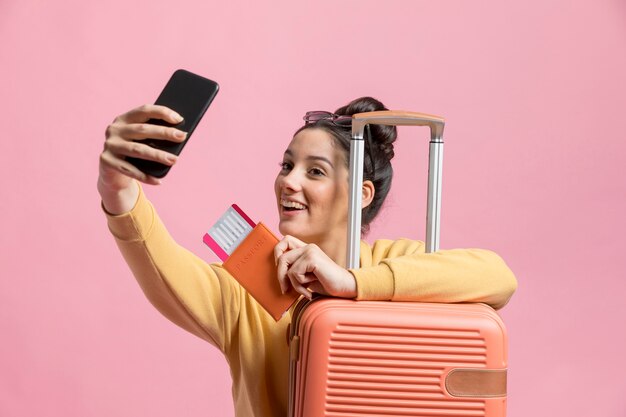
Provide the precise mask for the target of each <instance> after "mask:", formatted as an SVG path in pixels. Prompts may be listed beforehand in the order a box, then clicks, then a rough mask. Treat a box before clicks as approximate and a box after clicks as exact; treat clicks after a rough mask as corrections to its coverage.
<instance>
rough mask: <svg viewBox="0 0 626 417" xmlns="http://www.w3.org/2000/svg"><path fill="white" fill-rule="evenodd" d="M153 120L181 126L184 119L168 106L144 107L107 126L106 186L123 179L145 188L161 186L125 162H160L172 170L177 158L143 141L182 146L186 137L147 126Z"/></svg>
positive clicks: (179, 132) (176, 131) (102, 158)
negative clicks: (132, 179)
mask: <svg viewBox="0 0 626 417" xmlns="http://www.w3.org/2000/svg"><path fill="white" fill-rule="evenodd" d="M150 119H162V120H166V121H168V122H170V123H176V122H180V121H181V120H182V118H181V117H180V115H178V114H177V113H176V112H174V111H172V110H171V109H169V108H167V107H165V106H157V105H144V106H140V107H137V108H136V109H133V110H131V111H129V112H127V113H124V114H123V115H121V116H119V117H117V118H116V119H115V120H114V121H113V123H112V124H110V125H109V126H107V128H106V132H105V137H106V140H105V142H104V150H103V152H102V154H101V155H100V168H101V169H100V172H101V178H102V179H103V181H104V182H105V183H107V182H109V183H118V182H120V181H121V180H120V178H123V177H121V176H120V174H122V175H123V176H127V177H130V178H134V179H136V180H138V181H141V182H144V183H146V184H153V185H156V184H160V183H161V181H160V180H159V179H158V178H155V177H152V176H150V175H146V174H144V173H143V172H141V171H140V170H139V169H137V168H136V167H135V166H133V165H132V164H130V163H128V162H127V161H126V160H125V159H126V158H127V157H134V158H139V159H144V160H148V161H154V162H159V163H161V164H164V165H167V166H172V165H174V164H175V163H176V161H177V160H178V157H177V156H176V155H174V154H171V153H169V152H166V151H163V150H160V149H156V148H153V147H151V146H148V145H147V144H145V143H142V142H141V140H143V139H147V138H151V139H157V140H168V141H172V142H182V141H184V140H185V139H186V137H187V133H186V132H183V131H182V130H179V129H176V128H173V127H169V126H158V125H153V124H149V123H144V122H146V121H148V120H150Z"/></svg>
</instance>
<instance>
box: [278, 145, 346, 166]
mask: <svg viewBox="0 0 626 417" xmlns="http://www.w3.org/2000/svg"><path fill="white" fill-rule="evenodd" d="M285 155H287V156H290V157H292V158H293V152H291V151H290V150H289V149H287V150H286V151H285ZM306 159H307V160H313V161H322V162H326V163H327V164H328V165H330V167H331V168H333V169H334V168H335V166H334V165H333V163H332V162H330V160H329V159H328V158H326V157H324V156H316V155H309V156H307V157H306Z"/></svg>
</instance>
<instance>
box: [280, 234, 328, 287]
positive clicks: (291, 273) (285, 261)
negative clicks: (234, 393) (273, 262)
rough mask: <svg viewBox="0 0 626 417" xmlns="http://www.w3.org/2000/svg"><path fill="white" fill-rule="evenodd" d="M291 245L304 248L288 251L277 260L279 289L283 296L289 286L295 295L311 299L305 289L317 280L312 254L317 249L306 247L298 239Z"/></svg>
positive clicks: (310, 246)
mask: <svg viewBox="0 0 626 417" xmlns="http://www.w3.org/2000/svg"><path fill="white" fill-rule="evenodd" d="M293 239H295V238H293ZM286 242H288V241H286ZM292 243H293V244H303V245H305V246H301V247H299V248H296V249H290V250H288V251H286V252H285V253H283V254H282V255H281V256H280V257H279V258H278V262H277V276H278V282H279V284H280V289H281V291H282V292H283V294H284V293H285V292H286V291H287V290H288V289H289V286H290V285H291V286H292V287H293V289H294V290H295V291H296V292H297V293H299V294H301V295H303V296H305V297H306V298H308V299H311V297H312V293H311V291H310V290H309V289H308V288H307V287H308V286H309V284H311V283H312V282H316V281H317V279H318V278H317V277H316V276H315V274H314V272H315V268H316V263H315V259H314V256H313V254H312V253H313V252H314V251H315V249H316V248H317V247H316V246H315V245H306V244H304V243H303V242H301V241H300V240H298V239H295V240H293V241H292Z"/></svg>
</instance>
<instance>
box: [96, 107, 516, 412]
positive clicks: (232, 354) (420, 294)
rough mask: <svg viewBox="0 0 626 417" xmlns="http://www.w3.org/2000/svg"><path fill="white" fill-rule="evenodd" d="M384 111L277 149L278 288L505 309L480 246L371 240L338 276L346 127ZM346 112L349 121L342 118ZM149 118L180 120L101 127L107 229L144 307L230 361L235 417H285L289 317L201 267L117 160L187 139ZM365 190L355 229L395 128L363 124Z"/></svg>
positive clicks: (387, 181) (367, 209)
mask: <svg viewBox="0 0 626 417" xmlns="http://www.w3.org/2000/svg"><path fill="white" fill-rule="evenodd" d="M376 110H386V109H385V107H384V106H383V105H382V103H380V102H379V101H377V100H375V99H373V98H369V97H364V98H360V99H357V100H354V101H352V102H351V103H350V104H348V105H347V106H344V107H342V108H340V109H338V110H337V111H336V112H335V114H330V113H323V112H311V113H307V116H305V120H306V122H307V123H306V124H305V125H304V126H303V127H302V128H300V129H299V130H298V131H297V132H296V134H295V135H294V137H293V139H292V140H291V142H290V144H289V146H288V147H287V150H286V151H285V153H284V156H283V161H282V163H281V165H280V171H279V173H278V175H277V177H276V181H275V186H274V190H275V194H276V202H277V205H278V211H279V215H280V224H279V230H280V232H281V233H282V234H283V235H284V236H285V237H284V238H283V239H282V240H281V241H280V242H279V243H278V245H277V246H276V248H275V251H274V253H275V256H276V262H277V265H278V276H277V279H278V280H279V282H280V285H281V288H282V289H283V290H286V289H287V288H288V287H289V286H293V287H294V289H295V290H296V291H298V292H299V293H300V294H302V295H303V296H305V297H310V296H311V292H319V293H323V294H328V295H332V296H338V297H347V298H356V299H361V300H415V301H434V302H461V301H471V302H484V303H487V304H490V305H491V306H493V307H495V308H501V307H502V306H504V305H505V304H506V302H507V301H508V299H509V298H510V297H511V295H512V294H513V292H514V291H515V288H516V285H517V283H516V280H515V277H514V276H513V274H512V273H511V271H510V270H509V268H508V267H507V266H506V264H505V263H504V262H503V261H502V259H500V257H498V256H497V255H496V254H494V253H493V252H490V251H486V250H480V249H456V250H442V251H439V252H436V253H431V254H425V253H424V246H423V244H422V242H417V241H411V240H406V239H401V240H398V241H389V240H379V241H377V242H376V243H375V244H374V245H373V246H371V247H370V246H369V245H368V244H367V243H365V242H363V243H362V245H361V268H360V269H358V270H346V269H345V268H344V267H343V265H345V264H346V235H347V211H348V149H349V139H350V129H349V119H350V117H349V116H350V115H352V114H355V113H361V112H367V111H376ZM346 116H348V117H346ZM151 118H157V119H164V120H166V121H168V122H171V123H177V122H180V120H181V119H180V116H178V115H177V114H175V113H174V112H172V110H170V109H167V108H165V107H160V106H152V105H146V106H142V107H140V108H137V109H134V110H131V111H129V112H128V113H125V114H123V115H121V116H119V117H118V118H116V119H115V120H114V122H113V123H112V124H111V125H110V126H109V127H108V128H107V131H106V142H105V149H104V151H103V152H102V154H101V156H100V177H99V179H98V190H99V192H100V195H101V196H102V204H103V208H104V209H105V211H106V212H107V219H108V224H109V228H110V230H111V232H112V234H113V235H114V236H115V238H116V241H117V243H118V246H119V247H120V250H121V252H122V254H123V256H124V258H125V259H126V262H127V263H128V264H129V266H130V268H131V270H132V271H133V274H134V275H135V277H136V279H137V280H138V282H139V284H140V285H141V287H142V289H143V291H144V292H145V294H146V296H147V297H148V299H149V300H150V301H151V302H152V304H153V305H154V306H155V307H156V308H157V309H159V311H161V312H162V313H163V314H164V315H165V316H166V317H168V318H169V319H170V320H172V321H173V322H174V323H176V324H178V325H179V326H181V327H183V328H185V329H186V330H188V331H190V332H191V333H194V334H195V335H197V336H199V337H201V338H203V339H205V340H207V341H208V342H210V343H211V344H213V345H214V346H216V347H217V348H219V349H220V350H221V351H222V352H223V353H224V355H225V356H226V359H227V360H228V363H229V365H230V369H231V374H232V378H233V398H234V402H235V409H236V415H237V416H253V415H255V416H285V415H287V393H288V387H287V380H288V356H289V355H288V349H287V343H286V340H285V332H286V328H287V325H288V324H289V322H290V321H291V314H287V315H286V316H285V317H283V318H282V319H281V320H280V321H279V322H275V321H274V320H273V319H272V318H271V317H270V316H269V314H267V313H266V312H265V311H264V310H263V309H262V308H261V307H260V306H259V305H258V304H257V303H256V302H255V301H254V299H252V298H251V297H250V296H249V294H247V293H246V291H245V290H244V289H243V288H242V287H240V286H239V284H238V283H237V282H236V281H235V280H234V279H233V278H232V277H231V276H230V275H229V274H228V272H227V271H226V270H224V269H223V268H222V267H221V265H220V264H211V265H209V264H206V263H205V262H204V261H202V260H201V259H199V258H197V257H196V256H195V255H193V254H192V253H190V252H188V251H187V250H185V249H184V248H182V247H180V246H179V245H177V244H176V242H175V241H174V240H173V239H172V238H171V236H170V235H169V234H168V233H167V230H166V229H165V227H164V226H163V224H162V223H161V221H160V219H159V218H158V216H157V214H156V212H155V211H154V208H153V206H152V205H151V204H150V202H149V201H148V200H147V199H146V197H145V195H144V194H143V191H142V188H141V187H140V186H139V182H143V183H146V184H158V183H159V180H158V179H156V178H151V177H147V176H145V175H144V174H142V173H141V172H140V171H138V170H137V169H136V168H135V167H133V166H132V165H130V164H128V163H126V162H125V161H124V157H125V156H134V157H139V158H144V159H150V160H156V161H159V162H162V163H166V164H168V165H173V164H174V163H176V160H177V157H175V156H172V155H170V154H167V153H165V152H162V151H158V150H155V149H153V148H150V147H148V146H146V145H143V144H142V143H141V142H133V140H141V139H145V138H148V137H150V138H158V139H166V140H172V141H182V140H184V138H185V134H184V132H180V131H178V130H176V129H174V128H164V127H159V126H154V125H148V124H145V122H146V121H147V120H149V119H151ZM369 136H370V137H369V140H368V141H367V142H368V143H367V145H366V158H365V161H364V162H365V166H364V182H363V214H362V222H363V225H364V229H367V226H368V225H369V223H370V222H371V221H372V220H373V219H374V217H375V216H376V215H377V213H378V211H379V210H380V207H381V206H382V203H383V201H384V199H385V197H386V195H387V193H388V191H389V188H390V186H391V178H392V172H393V171H392V169H391V163H390V160H391V158H393V142H394V141H395V139H396V129H395V127H389V126H372V127H371V131H370V135H369Z"/></svg>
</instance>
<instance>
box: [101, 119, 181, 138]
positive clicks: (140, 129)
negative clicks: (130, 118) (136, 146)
mask: <svg viewBox="0 0 626 417" xmlns="http://www.w3.org/2000/svg"><path fill="white" fill-rule="evenodd" d="M109 132H110V136H119V137H122V138H125V139H130V140H142V139H148V138H150V139H163V140H169V141H171V142H182V141H184V140H185V138H187V132H183V131H182V130H179V129H176V128H174V127H168V126H158V125H152V124H148V123H131V124H124V123H120V124H113V125H111V126H110V127H109Z"/></svg>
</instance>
